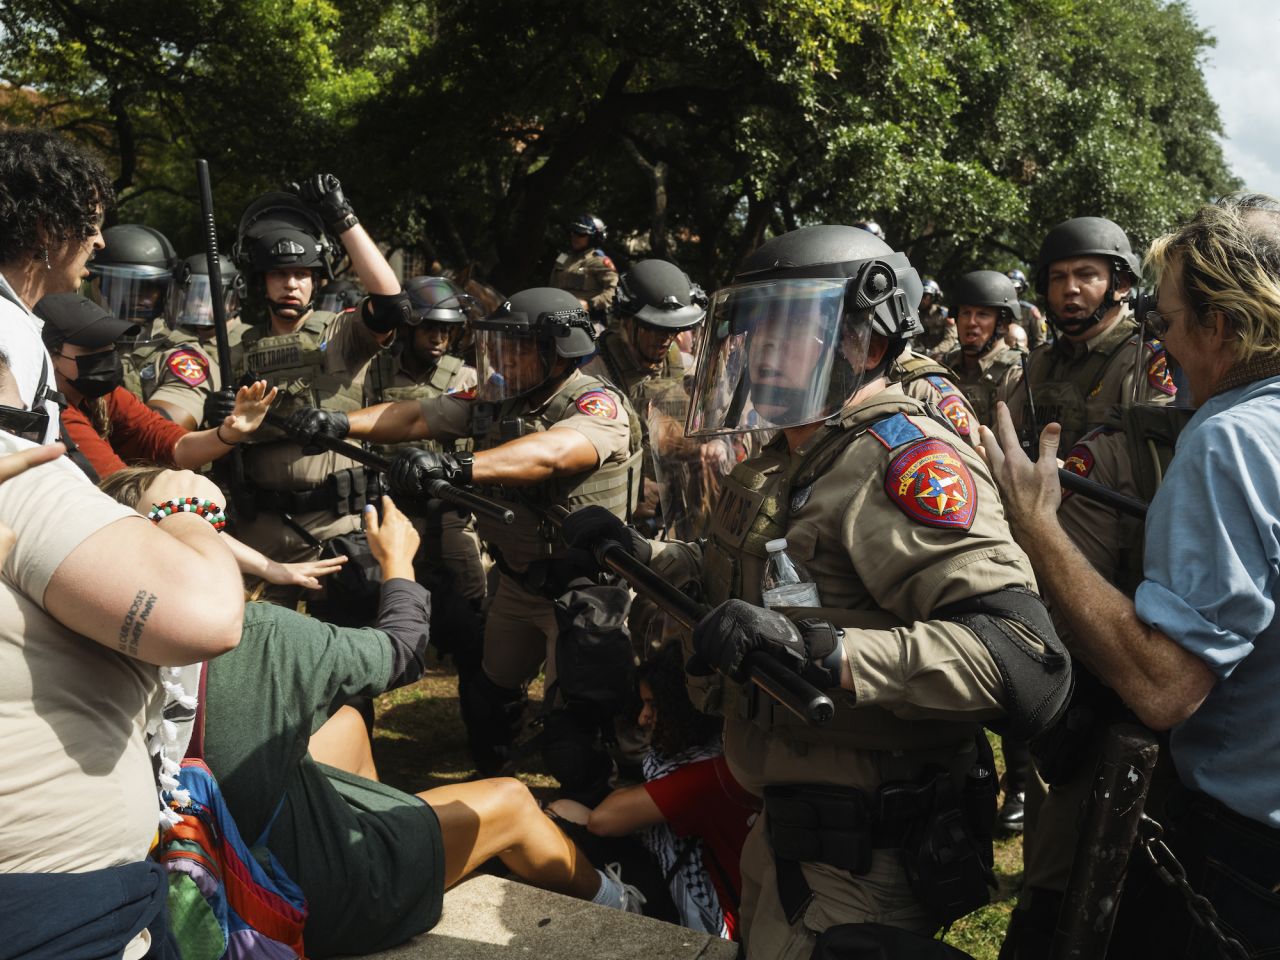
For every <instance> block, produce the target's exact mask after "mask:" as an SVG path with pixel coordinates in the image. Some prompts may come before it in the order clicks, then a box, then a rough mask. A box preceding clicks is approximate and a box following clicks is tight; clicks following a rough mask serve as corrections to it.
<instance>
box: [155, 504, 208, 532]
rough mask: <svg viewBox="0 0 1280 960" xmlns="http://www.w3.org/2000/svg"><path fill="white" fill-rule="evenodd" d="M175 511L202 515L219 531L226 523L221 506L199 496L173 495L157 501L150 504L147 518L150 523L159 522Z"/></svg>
mask: <svg viewBox="0 0 1280 960" xmlns="http://www.w3.org/2000/svg"><path fill="white" fill-rule="evenodd" d="M175 513H194V514H195V515H196V516H198V517H204V518H205V519H206V520H208V521H209V522H210V523H211V524H213V529H215V530H217V531H219V532H221V531H222V530H223V528H224V527H226V525H227V515H226V514H225V513H223V512H222V507H220V506H218V505H217V504H216V503H214V502H213V501H212V500H201V499H200V498H199V497H174V498H173V499H172V500H166V501H165V502H164V503H157V504H155V505H154V506H152V508H151V511H150V512H149V513H148V514H147V519H148V520H150V521H151V522H152V523H159V522H160V521H161V520H163V519H164V518H165V517H171V516H173V515H174V514H175Z"/></svg>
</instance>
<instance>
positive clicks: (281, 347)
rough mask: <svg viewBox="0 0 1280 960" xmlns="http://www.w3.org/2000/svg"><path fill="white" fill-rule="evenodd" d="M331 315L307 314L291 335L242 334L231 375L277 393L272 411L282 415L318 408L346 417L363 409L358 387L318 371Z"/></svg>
mask: <svg viewBox="0 0 1280 960" xmlns="http://www.w3.org/2000/svg"><path fill="white" fill-rule="evenodd" d="M335 317H337V314H336V313H331V312H328V311H321V310H313V311H312V312H311V314H310V316H308V317H307V319H306V320H305V321H304V322H303V324H302V326H301V327H299V328H298V329H297V330H296V331H294V332H293V333H286V334H281V335H274V334H272V333H271V331H270V329H269V328H268V327H262V326H255V327H253V328H251V329H249V330H246V331H245V334H244V337H243V338H242V339H241V341H240V347H241V350H242V353H241V355H240V362H239V363H238V365H237V370H236V372H237V374H241V373H245V372H252V373H253V374H255V375H256V376H258V377H261V378H263V379H265V380H267V381H268V382H269V383H271V385H272V386H275V387H279V388H280V396H279V398H278V399H277V400H276V402H275V403H274V404H273V406H272V409H273V411H274V412H275V413H278V414H279V415H281V416H286V417H287V416H288V415H289V414H291V413H293V412H294V411H295V410H298V409H300V408H301V407H323V408H324V409H325V410H337V411H340V412H342V413H351V412H352V411H355V410H359V409H360V408H361V407H362V406H363V405H364V402H363V396H362V390H361V385H360V384H359V383H355V382H352V381H351V380H349V379H345V380H344V379H343V378H342V377H340V376H338V375H337V374H333V373H329V372H327V371H326V370H325V366H324V352H325V348H326V346H327V343H326V341H325V339H324V332H325V328H326V327H328V326H329V324H330V323H331V322H332V321H333V319H334V318H335Z"/></svg>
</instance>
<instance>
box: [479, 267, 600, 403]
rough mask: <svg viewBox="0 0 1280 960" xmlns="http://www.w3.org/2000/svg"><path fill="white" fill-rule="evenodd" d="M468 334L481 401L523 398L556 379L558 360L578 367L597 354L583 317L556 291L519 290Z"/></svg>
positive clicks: (572, 298) (568, 296)
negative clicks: (472, 341)
mask: <svg viewBox="0 0 1280 960" xmlns="http://www.w3.org/2000/svg"><path fill="white" fill-rule="evenodd" d="M472 329H473V330H474V331H475V337H476V374H477V377H478V378H479V383H480V386H479V387H478V389H477V396H478V397H479V399H481V400H489V401H499V400H507V399H510V398H512V397H521V396H525V395H526V394H529V393H532V392H533V391H535V390H537V389H538V388H539V387H541V386H543V385H545V384H547V383H549V382H551V381H552V380H553V379H554V378H555V376H556V366H557V362H558V360H559V359H560V358H565V359H568V360H571V361H580V360H582V359H583V358H585V357H589V356H590V355H591V354H592V353H594V352H595V328H594V327H593V326H592V324H591V318H590V317H589V316H588V315H587V311H585V310H583V309H582V304H581V303H579V302H578V298H577V297H575V296H574V295H573V294H572V293H570V292H569V291H568V290H558V289H556V288H554V287H533V288H532V289H529V290H522V291H521V292H520V293H517V294H515V295H514V296H513V297H511V299H510V300H508V301H506V302H505V303H504V304H502V306H500V307H498V309H497V310H495V311H493V313H491V314H489V316H487V317H485V318H484V319H483V320H476V321H474V322H473V323H472ZM576 365H577V364H570V365H569V369H572V368H573V367H574V366H576Z"/></svg>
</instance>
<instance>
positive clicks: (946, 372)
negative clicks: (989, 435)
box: [889, 354, 978, 443]
mask: <svg viewBox="0 0 1280 960" xmlns="http://www.w3.org/2000/svg"><path fill="white" fill-rule="evenodd" d="M955 377H956V375H955V373H954V372H953V371H952V370H951V368H950V367H948V366H946V365H945V364H941V363H938V362H937V361H936V360H933V359H932V358H930V357H923V356H920V355H919V354H912V355H910V356H908V357H906V358H905V359H904V358H903V357H901V356H899V358H898V359H897V360H895V361H894V362H893V363H892V364H891V365H890V367H889V382H890V383H897V384H900V385H901V386H902V389H903V391H904V392H905V393H907V395H908V396H911V397H914V398H915V399H917V400H919V401H920V402H921V403H923V404H924V405H925V411H926V412H927V413H928V414H929V418H930V419H931V420H933V421H934V422H935V423H938V424H940V425H942V426H944V427H946V428H947V429H948V430H950V431H951V432H952V433H954V434H955V435H956V436H957V437H959V438H960V439H961V440H963V441H964V442H965V443H972V442H974V439H975V438H976V437H977V430H978V421H977V420H975V419H974V418H975V417H976V416H977V411H970V410H968V409H965V410H957V409H953V407H964V406H965V404H966V403H967V402H968V397H965V395H964V392H963V391H962V390H961V389H960V388H959V387H958V386H956V385H955ZM919 380H927V381H929V385H928V387H927V388H926V389H927V391H928V398H926V397H923V396H921V395H920V394H919V393H918V392H912V391H911V385H912V384H913V383H916V382H917V381H919ZM936 394H941V395H942V396H941V397H937V396H935V395H936ZM953 398H954V399H953ZM961 398H963V400H962V399H961ZM961 424H963V425H964V429H963V430H962V429H961ZM965 431H967V432H965Z"/></svg>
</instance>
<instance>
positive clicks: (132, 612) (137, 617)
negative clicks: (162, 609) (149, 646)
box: [116, 590, 156, 657]
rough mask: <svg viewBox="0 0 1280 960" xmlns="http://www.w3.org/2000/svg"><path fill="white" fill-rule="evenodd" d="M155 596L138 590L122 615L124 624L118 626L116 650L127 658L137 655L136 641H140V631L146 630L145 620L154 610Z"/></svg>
mask: <svg viewBox="0 0 1280 960" xmlns="http://www.w3.org/2000/svg"><path fill="white" fill-rule="evenodd" d="M155 605H156V595H155V594H154V593H148V592H147V591H146V590H139V591H138V592H137V593H136V594H135V595H134V597H133V603H131V604H129V612H128V613H126V614H125V615H124V623H122V624H120V637H119V639H118V640H117V641H116V649H117V650H119V651H120V652H121V653H123V654H124V655H125V656H128V657H136V656H137V655H138V641H139V640H141V639H142V631H143V630H144V629H146V626H147V619H148V618H149V617H150V616H151V611H152V610H153V609H155Z"/></svg>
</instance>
